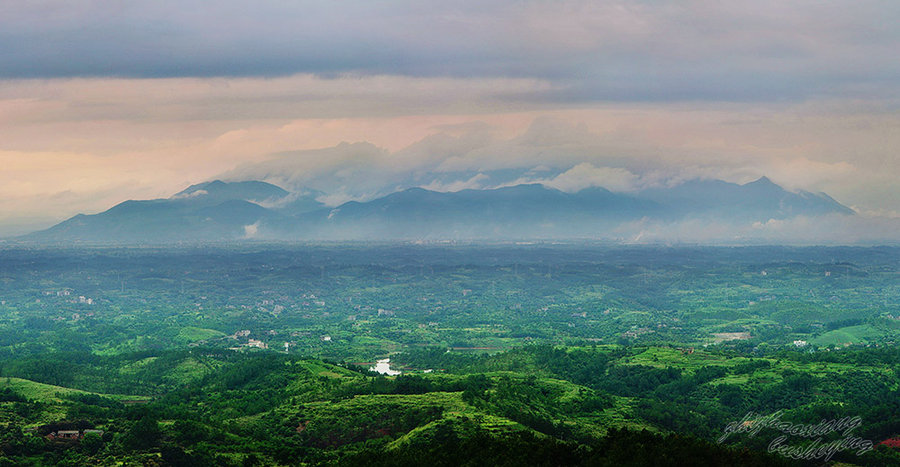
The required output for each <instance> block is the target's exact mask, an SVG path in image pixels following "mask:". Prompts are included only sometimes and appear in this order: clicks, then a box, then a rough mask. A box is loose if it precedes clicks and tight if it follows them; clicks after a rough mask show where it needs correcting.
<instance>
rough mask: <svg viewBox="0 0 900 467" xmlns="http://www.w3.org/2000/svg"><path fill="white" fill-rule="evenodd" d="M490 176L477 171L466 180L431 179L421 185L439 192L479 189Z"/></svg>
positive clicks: (482, 187) (484, 185)
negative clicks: (444, 181)
mask: <svg viewBox="0 0 900 467" xmlns="http://www.w3.org/2000/svg"><path fill="white" fill-rule="evenodd" d="M490 178H491V177H490V176H488V175H485V174H483V173H477V174H475V175H473V176H472V178H470V179H468V180H457V181H454V182H450V183H442V182H440V181H437V180H435V181H432V182H431V183H429V184H427V185H422V188H424V189H426V190H431V191H441V192H456V191H462V190H481V189H484V188H485V187H487V186H488V185H487V182H488V180H490Z"/></svg>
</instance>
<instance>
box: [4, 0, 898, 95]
mask: <svg viewBox="0 0 900 467" xmlns="http://www.w3.org/2000/svg"><path fill="white" fill-rule="evenodd" d="M898 22H900V5H898V4H897V3H896V2H894V1H890V0H885V1H871V0H870V1H850V0H845V1H835V2H817V1H798V2H781V1H773V0H763V1H757V2H712V1H705V0H690V1H685V2H655V1H638V2H634V1H587V0H583V1H579V0H575V1H571V0H569V1H552V2H550V1H524V2H523V1H491V0H488V1H483V0H480V1H468V0H466V1H459V2H422V1H389V2H371V1H362V0H356V1H345V2H318V1H296V2H274V1H268V2H245V1H235V0H225V1H219V2H205V1H200V0H187V1H184V0H181V1H177V2H176V1H169V0H166V1H154V2H110V1H89V0H86V1H76V2H71V1H62V0H59V1H54V0H49V1H40V2H5V3H4V5H3V6H2V7H0V63H2V64H3V66H2V67H0V77H3V78H59V77H73V76H77V77H139V78H160V77H253V76H256V77H275V76H288V75H293V74H299V73H311V74H315V75H319V76H340V75H344V74H359V75H400V76H413V77H439V76H443V77H457V78H459V77H465V78H497V77H502V78H530V79H540V80H544V81H547V82H551V83H553V84H554V89H553V90H552V91H546V92H542V93H540V94H537V95H530V96H528V97H529V98H532V99H544V100H551V101H559V102H566V101H569V102H571V101H577V102H585V101H672V100H676V101H681V100H716V101H718V100H726V101H745V100H751V101H758V100H763V101H771V100H784V99H804V98H808V97H810V96H818V95H835V94H840V95H847V94H848V93H851V94H853V95H858V96H866V95H872V94H876V93H877V94H878V95H880V96H882V97H884V96H885V93H888V94H890V96H891V97H897V96H896V87H895V86H894V84H895V83H896V80H897V79H898V78H900V63H898V62H897V60H895V53H896V50H898V49H900V29H898V28H897V27H896V24H898Z"/></svg>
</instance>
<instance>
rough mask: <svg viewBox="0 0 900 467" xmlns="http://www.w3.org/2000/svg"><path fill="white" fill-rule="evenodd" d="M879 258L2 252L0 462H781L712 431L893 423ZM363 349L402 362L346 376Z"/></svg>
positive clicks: (894, 358) (880, 435)
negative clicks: (771, 423) (773, 419)
mask: <svg viewBox="0 0 900 467" xmlns="http://www.w3.org/2000/svg"><path fill="white" fill-rule="evenodd" d="M851 258H852V259H853V262H852V263H851V262H850V259H851ZM898 259H900V251H897V250H893V249H840V248H838V249H821V248H810V249H785V248H746V249H731V248H721V249H703V248H697V249H687V248H683V249H681V248H673V249H665V248H659V249H657V248H633V249H629V248H599V247H575V246H558V247H543V246H541V247H530V248H518V247H511V246H498V247H485V246H471V247H452V248H430V247H409V246H391V245H387V246H378V247H371V248H364V247H359V246H354V245H348V246H340V247H338V246H315V247H313V246H310V247H295V248H287V247H280V249H279V248H277V247H272V246H265V247H260V249H258V250H247V249H244V250H229V249H225V248H221V249H202V250H187V249H184V250H146V251H144V250H136V251H135V250H76V251H69V250H57V251H54V250H37V251H29V250H15V249H13V250H7V251H2V252H0V260H2V261H0V465H28V464H32V465H89V464H90V465H116V464H118V463H122V462H128V463H134V464H152V465H226V466H227V465H322V464H324V465H331V464H334V465H421V464H434V465H458V464H460V463H463V461H466V462H469V464H470V465H523V464H528V465H569V464H571V465H579V464H580V465H648V464H654V465H685V464H703V465H778V464H784V465H798V464H799V465H803V464H804V462H802V461H795V460H792V459H789V458H786V457H784V456H779V455H776V454H771V453H768V452H767V450H768V447H769V443H771V442H772V441H773V439H775V438H776V437H777V435H778V433H779V432H778V431H776V430H774V429H771V428H769V429H765V430H763V431H761V432H760V433H759V434H758V435H756V436H749V435H746V434H733V435H730V436H726V438H727V439H725V440H724V441H723V442H721V443H720V442H719V440H720V438H721V437H722V436H723V434H725V433H726V430H727V428H728V427H729V426H730V424H734V423H739V422H741V421H742V420H744V419H745V417H747V416H748V414H756V416H765V415H769V414H773V413H776V412H779V411H781V415H780V416H781V417H782V418H781V419H782V420H786V421H790V422H792V423H818V422H819V421H821V420H823V419H824V420H831V419H840V418H843V417H853V416H858V417H860V418H861V423H860V424H859V426H858V427H856V428H855V429H854V431H853V432H852V434H853V435H854V436H857V437H860V438H862V439H865V440H871V441H873V442H874V443H878V442H880V441H881V440H885V439H889V438H892V437H896V436H898V435H900V377H898V372H900V349H898V347H897V346H896V345H895V339H896V338H897V333H898V332H900V325H897V324H895V323H896V322H897V321H898V320H897V317H898V316H900V311H898V310H900V293H898V289H897V287H896V286H895V285H894V281H895V278H896V270H895V265H896V264H900V263H898V262H897V260H898ZM762 271H765V273H766V274H764V275H763V274H761V272H762ZM826 273H827V274H826ZM285 343H287V346H285ZM848 344H849V345H848ZM383 358H390V364H391V367H392V368H394V369H398V370H399V371H401V372H402V374H400V375H399V376H384V375H378V374H376V373H374V372H371V371H369V368H370V367H372V366H373V365H374V362H375V360H378V359H383ZM59 430H64V431H65V430H70V431H73V432H75V433H77V434H78V436H79V437H82V439H79V440H61V439H55V438H54V435H53V433H58V432H59ZM84 430H89V431H88V432H87V434H85V431H84ZM90 430H98V431H97V432H90ZM828 439H836V438H835V434H834V433H831V434H830V435H829V437H828ZM799 441H802V440H799ZM799 441H798V440H797V439H794V442H795V444H796V442H799ZM831 459H832V460H834V461H839V462H843V463H846V464H855V465H892V464H896V463H898V462H900V454H898V451H896V450H892V448H889V447H886V446H882V447H878V448H877V449H872V450H870V451H867V452H859V453H857V452H855V451H846V450H845V451H841V452H837V453H835V454H834V455H833V457H832V458H831Z"/></svg>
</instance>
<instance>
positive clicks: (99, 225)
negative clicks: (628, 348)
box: [20, 177, 854, 244]
mask: <svg viewBox="0 0 900 467" xmlns="http://www.w3.org/2000/svg"><path fill="white" fill-rule="evenodd" d="M321 195H322V193H319V192H314V191H308V192H305V193H291V192H289V191H287V190H285V189H283V188H281V187H278V186H275V185H272V184H270V183H266V182H261V181H240V182H223V181H219V180H216V181H211V182H206V183H201V184H197V185H192V186H190V187H188V188H187V189H185V190H183V191H181V192H179V193H176V194H175V195H173V196H171V197H170V198H167V199H154V200H140V201H136V200H130V201H125V202H123V203H120V204H118V205H116V206H114V207H112V208H110V209H109V210H107V211H104V212H101V213H98V214H93V215H84V214H79V215H77V216H75V217H72V218H70V219H68V220H66V221H63V222H61V223H59V224H57V225H55V226H53V227H51V228H49V229H46V230H42V231H38V232H34V233H31V234H29V235H26V236H23V237H20V239H21V240H25V241H33V242H44V243H60V242H66V243H68V242H75V243H79V242H81V243H126V244H141V243H146V244H166V243H178V242H217V241H239V240H252V239H258V240H296V241H307V240H317V241H318V240H520V239H522V240H524V239H606V240H622V239H627V238H629V237H630V236H632V235H634V229H635V226H636V225H641V224H646V223H648V222H652V223H655V224H658V225H670V224H675V223H678V222H683V221H687V220H690V221H707V222H716V223H718V224H727V225H736V226H746V225H753V224H754V223H765V222H767V221H769V220H772V219H775V220H783V219H789V218H792V217H796V216H807V217H814V216H819V215H825V214H844V215H853V214H854V211H853V210H852V209H850V208H847V207H846V206H843V205H842V204H840V203H838V202H837V201H835V200H834V199H832V198H831V197H830V196H828V195H826V194H824V193H810V192H805V191H799V192H792V191H788V190H785V189H783V188H782V187H780V186H778V185H776V184H775V183H773V182H772V181H771V180H769V179H768V178H766V177H762V178H760V179H759V180H756V181H754V182H751V183H747V184H743V185H740V184H735V183H730V182H725V181H721V180H692V181H688V182H685V183H682V184H679V185H676V186H672V187H656V188H649V189H645V190H642V191H638V192H635V193H629V194H625V193H614V192H611V191H609V190H606V189H604V188H600V187H592V188H586V189H583V190H581V191H578V192H575V193H567V192H563V191H559V190H556V189H553V188H549V187H546V186H544V185H539V184H523V185H514V186H507V187H501V188H494V189H484V190H474V189H470V190H462V191H457V192H437V191H430V190H426V189H423V188H409V189H406V190H402V191H397V192H395V193H392V194H389V195H387V196H384V197H380V198H376V199H373V200H370V201H366V202H357V201H351V202H347V203H344V204H341V205H339V206H336V207H328V206H325V205H323V204H322V203H320V202H319V201H317V198H320V197H321Z"/></svg>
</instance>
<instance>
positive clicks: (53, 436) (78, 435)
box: [46, 429, 103, 441]
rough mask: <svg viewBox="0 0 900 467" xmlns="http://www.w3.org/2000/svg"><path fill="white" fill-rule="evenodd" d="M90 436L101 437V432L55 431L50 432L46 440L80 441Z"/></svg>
mask: <svg viewBox="0 0 900 467" xmlns="http://www.w3.org/2000/svg"><path fill="white" fill-rule="evenodd" d="M90 434H94V435H97V436H103V430H88V429H86V430H56V431H52V432H50V433H49V434H48V435H47V436H46V438H47V439H50V440H63V441H65V440H69V441H80V440H82V439H84V437H85V436H87V435H90Z"/></svg>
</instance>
